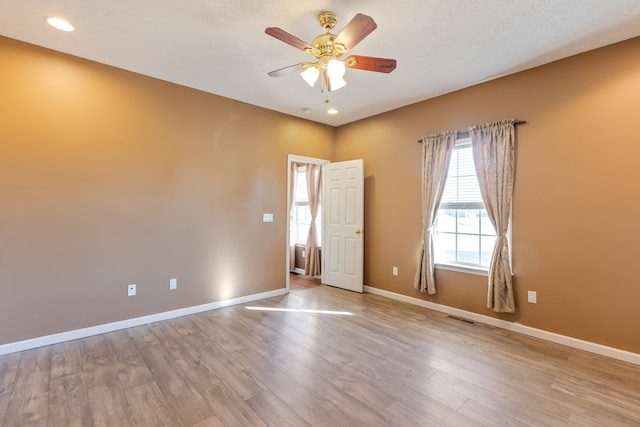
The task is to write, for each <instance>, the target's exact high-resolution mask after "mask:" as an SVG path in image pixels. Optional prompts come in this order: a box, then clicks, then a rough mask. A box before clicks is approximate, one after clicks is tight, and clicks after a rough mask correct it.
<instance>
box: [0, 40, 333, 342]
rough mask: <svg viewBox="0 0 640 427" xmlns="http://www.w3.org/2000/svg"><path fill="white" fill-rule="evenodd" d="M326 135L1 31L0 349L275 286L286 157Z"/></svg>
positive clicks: (310, 149) (321, 151)
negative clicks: (271, 217)
mask: <svg viewBox="0 0 640 427" xmlns="http://www.w3.org/2000/svg"><path fill="white" fill-rule="evenodd" d="M334 138H335V130H334V129H333V128H332V127H329V126H324V125H319V124H315V123H311V122H308V121H304V120H300V119H296V118H292V117H289V116H286V115H282V114H279V113H275V112H272V111H268V110H265V109H261V108H258V107H254V106H250V105H247V104H243V103H240V102H236V101H232V100H229V99H225V98H221V97H217V96H213V95H210V94H206V93H203V92H199V91H196V90H191V89H188V88H184V87H180V86H177V85H173V84H169V83H166V82H163V81H159V80H155V79H151V78H148V77H143V76H140V75H137V74H134V73H130V72H126V71H122V70H118V69H114V68H111V67H107V66H104V65H100V64H96V63H93V62H90V61H85V60H81V59H78V58H74V57H70V56H67V55H63V54H59V53H55V52H52V51H49V50H45V49H41V48H37V47H34V46H31V45H28V44H24V43H20V42H17V41H14V40H10V39H7V38H2V37H0V344H3V343H8V342H15V341H18V340H22V339H28V338H33V337H38V336H44V335H47V334H52V333H56V332H62V331H68V330H73V329H78V328H82V327H88V326H93V325H99V324H104V323H108V322H112V321H117V320H122V319H129V318H134V317H138V316H143V315H147V314H152V313H158V312H163V311H167V310H172V309H177V308H182V307H188V306H194V305H199V304H205V303H209V302H214V301H220V300H224V299H228V298H234V297H239V296H244V295H249V294H255V293H259V292H265V291H269V290H274V289H281V288H283V287H284V286H285V278H286V269H287V266H286V264H285V254H286V240H285V227H286V223H285V219H286V188H287V186H286V171H287V154H298V155H303V156H310V157H317V158H325V159H331V158H332V157H333V156H334V149H335V147H334ZM263 212H271V213H274V214H275V222H274V223H273V224H264V223H262V213H263ZM280 249H281V250H280ZM247 259H251V260H252V264H251V265H250V266H248V265H247V264H246V260H247ZM256 272H259V273H260V274H256ZM173 277H177V279H178V289H177V290H175V291H169V289H168V288H169V279H170V278H173ZM129 283H136V284H137V286H138V295H137V296H136V297H127V296H126V286H127V285H128V284H129Z"/></svg>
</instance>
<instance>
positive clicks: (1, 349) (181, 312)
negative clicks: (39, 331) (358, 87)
mask: <svg viewBox="0 0 640 427" xmlns="http://www.w3.org/2000/svg"><path fill="white" fill-rule="evenodd" d="M287 292H288V291H287V290H286V289H277V290H275V291H269V292H263V293H260V294H253V295H247V296H244V297H239V298H233V299H229V300H225V301H217V302H212V303H209V304H202V305H196V306H193V307H186V308H181V309H178V310H172V311H165V312H163V313H156V314H151V315H148V316H142V317H136V318H134V319H127V320H121V321H118V322H113V323H107V324H104V325H97V326H91V327H89V328H83V329H76V330H73V331H68V332H61V333H58V334H53V335H47V336H44V337H38V338H33V339H28V340H24V341H17V342H13V343H8V344H2V345H0V356H1V355H3V354H9V353H15V352H18V351H23V350H29V349H32V348H37V347H42V346H45V345H52V344H57V343H61V342H64V341H71V340H77V339H79V338H85V337H89V336H92V335H99V334H104V333H107V332H113V331H117V330H120V329H126V328H133V327H135V326H140V325H146V324H149V323H153V322H159V321H162V320H169V319H175V318H176V317H182V316H188V315H190V314H196V313H202V312H203V311H209V310H215V309H218V308H223V307H229V306H231V305H237V304H244V303H246V302H251V301H257V300H261V299H265V298H271V297H276V296H280V295H284V294H286V293H287Z"/></svg>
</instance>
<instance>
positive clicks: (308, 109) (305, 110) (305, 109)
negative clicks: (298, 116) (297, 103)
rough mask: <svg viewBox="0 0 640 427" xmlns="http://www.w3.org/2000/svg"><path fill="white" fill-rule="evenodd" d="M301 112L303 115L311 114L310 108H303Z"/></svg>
mask: <svg viewBox="0 0 640 427" xmlns="http://www.w3.org/2000/svg"><path fill="white" fill-rule="evenodd" d="M302 112H303V113H305V114H310V113H311V108H303V109H302Z"/></svg>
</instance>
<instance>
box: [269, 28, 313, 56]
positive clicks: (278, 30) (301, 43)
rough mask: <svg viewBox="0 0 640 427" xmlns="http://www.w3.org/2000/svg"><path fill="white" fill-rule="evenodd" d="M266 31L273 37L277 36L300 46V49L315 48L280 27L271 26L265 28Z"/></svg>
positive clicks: (292, 44)
mask: <svg viewBox="0 0 640 427" xmlns="http://www.w3.org/2000/svg"><path fill="white" fill-rule="evenodd" d="M264 32H265V33H267V34H269V35H270V36H271V37H275V38H277V39H278V40H280V41H283V42H285V43H287V44H290V45H291V46H293V47H295V48H298V49H300V50H304V51H305V52H307V51H309V50H313V48H312V47H311V45H310V44H309V43H307V42H305V41H304V40H300V39H299V38H297V37H296V36H294V35H292V34H289V33H287V32H286V31H285V30H283V29H281V28H278V27H269V28H266V29H265V30H264Z"/></svg>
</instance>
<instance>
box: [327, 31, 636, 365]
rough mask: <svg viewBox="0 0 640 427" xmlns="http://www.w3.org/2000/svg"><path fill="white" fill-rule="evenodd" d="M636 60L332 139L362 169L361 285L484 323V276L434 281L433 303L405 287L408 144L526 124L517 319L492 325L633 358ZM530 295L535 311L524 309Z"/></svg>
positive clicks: (413, 248) (579, 67)
mask: <svg viewBox="0 0 640 427" xmlns="http://www.w3.org/2000/svg"><path fill="white" fill-rule="evenodd" d="M639 52H640V38H636V39H632V40H629V41H626V42H623V43H619V44H616V45H612V46H609V47H606V48H603V49H599V50H596V51H592V52H588V53H585V54H582V55H579V56H575V57H572V58H569V59H566V60H562V61H559V62H555V63H552V64H549V65H546V66H543V67H539V68H536V69H532V70H529V71H527V72H522V73H519V74H515V75H512V76H509V77H506V78H502V79H499V80H495V81H492V82H489V83H486V84H482V85H478V86H475V87H471V88H468V89H464V90H461V91H458V92H455V93H451V94H448V95H445V96H442V97H439V98H436V99H432V100H429V101H426V102H422V103H419V104H415V105H411V106H408V107H405V108H402V109H399V110H396V111H392V112H389V113H386V114H382V115H379V116H376V117H373V118H370V119H367V120H362V121H360V122H356V123H353V124H350V125H347V126H343V127H340V128H338V130H337V134H336V141H337V145H336V150H337V151H336V156H337V158H336V160H345V159H352V158H358V157H362V158H364V164H365V198H366V202H365V205H366V206H365V210H366V213H365V217H366V219H365V228H366V237H365V281H366V283H367V284H368V285H370V286H374V287H377V288H380V289H385V290H388V291H392V292H397V293H400V294H403V295H409V296H413V297H418V298H425V299H427V300H431V301H434V302H437V303H441V304H445V305H448V306H453V307H458V308H461V309H465V310H470V311H473V312H476V313H480V314H485V315H489V316H491V315H493V312H492V311H491V310H489V309H487V308H486V288H487V284H486V283H487V279H486V277H482V276H474V275H468V274H461V273H456V272H452V271H438V272H437V274H436V280H437V283H438V294H437V296H435V297H433V298H429V297H427V296H425V295H423V294H421V293H419V292H417V291H415V290H414V289H413V286H412V280H413V275H414V272H415V268H416V255H417V249H418V246H419V235H420V227H421V225H420V224H421V218H420V168H421V166H420V149H421V148H420V144H418V143H417V142H416V140H417V139H419V138H420V137H421V136H422V135H423V134H428V133H433V132H439V131H442V130H449V129H465V128H466V127H468V126H470V125H474V124H479V123H485V122H490V121H495V120H500V119H503V118H507V117H514V118H517V119H523V120H527V121H528V124H526V125H522V126H519V127H518V129H517V145H518V148H517V168H516V185H515V195H514V205H513V243H514V247H513V257H514V273H515V288H516V298H517V305H518V314H516V315H508V316H501V317H502V318H504V319H507V320H513V321H519V322H521V323H523V324H525V325H530V326H533V327H536V328H541V329H544V330H547V331H552V332H557V333H560V334H564V335H568V336H571V337H576V338H579V339H584V340H588V341H592V342H596V343H600V344H605V345H609V346H613V347H617V348H620V349H625V350H630V351H634V352H640V272H639V270H638V265H639V262H638V259H639V257H640V249H639V248H640V225H639V224H638V219H639V218H640V136H638V132H637V130H636V123H637V122H638V114H639V113H640V54H639ZM470 66H472V64H470ZM424 84H425V85H428V84H429V73H428V70H427V72H425V82H424ZM394 265H395V266H398V267H399V272H400V274H399V276H397V277H394V276H392V275H391V270H392V266H394ZM528 290H533V291H537V293H538V304H536V305H533V304H528V303H527V302H526V298H527V291H528Z"/></svg>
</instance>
